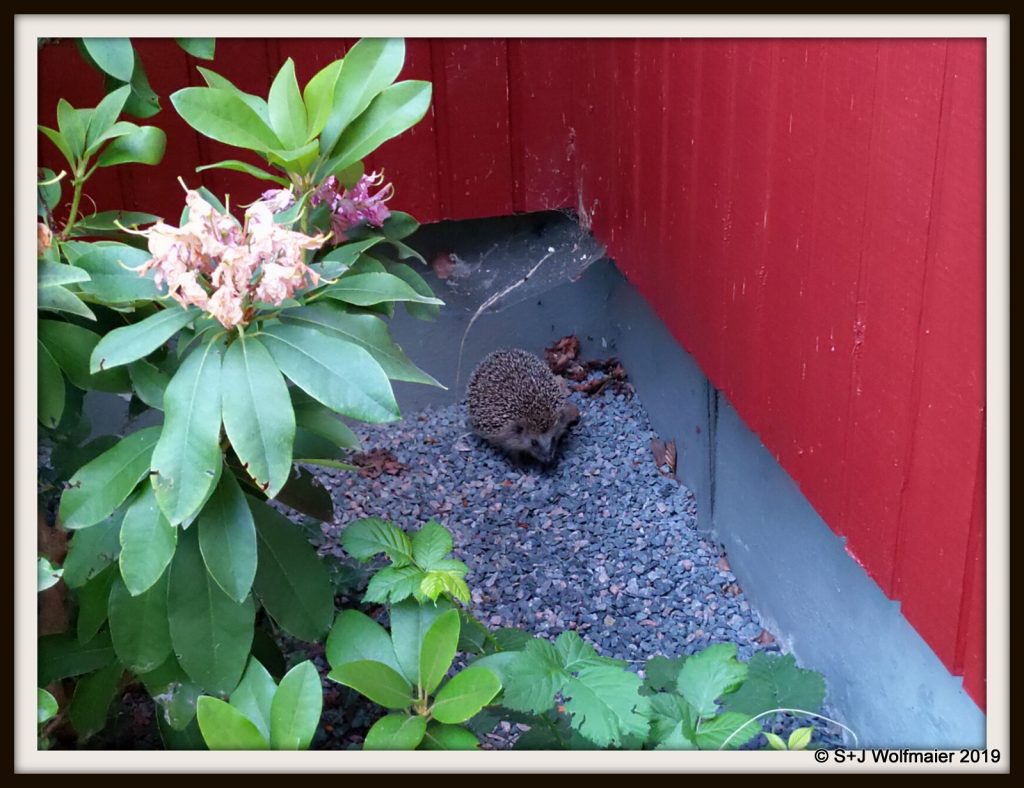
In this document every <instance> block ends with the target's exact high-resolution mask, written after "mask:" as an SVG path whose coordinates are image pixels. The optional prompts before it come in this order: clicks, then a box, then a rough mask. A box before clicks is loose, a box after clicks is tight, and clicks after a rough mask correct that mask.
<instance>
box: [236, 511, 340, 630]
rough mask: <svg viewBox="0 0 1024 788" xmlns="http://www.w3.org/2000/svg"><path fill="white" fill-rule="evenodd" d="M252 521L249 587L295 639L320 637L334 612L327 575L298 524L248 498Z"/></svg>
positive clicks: (328, 625) (331, 592) (329, 624)
mask: <svg viewBox="0 0 1024 788" xmlns="http://www.w3.org/2000/svg"><path fill="white" fill-rule="evenodd" d="M249 508H250V510H251V511H252V515H253V520H254V521H255V523H256V537H257V555H258V558H259V561H258V563H257V566H256V579H255V580H254V581H253V589H254V590H255V592H256V595H257V596H258V597H259V599H260V601H261V602H262V603H263V606H264V607H265V608H266V610H267V612H268V613H269V614H270V615H271V616H273V618H274V620H275V621H276V622H277V623H278V624H279V625H280V626H281V627H282V628H283V629H285V630H286V631H287V632H289V633H290V634H291V635H293V636H295V637H297V638H299V639H300V640H306V641H315V640H319V639H320V638H321V637H323V635H324V634H325V633H326V632H327V630H328V628H329V627H330V626H331V621H332V619H333V617H334V592H333V590H332V588H331V580H330V576H329V575H328V573H327V569H326V568H325V567H324V565H323V563H322V562H321V561H320V559H319V558H318V557H317V554H316V550H314V549H313V546H312V545H310V544H309V542H307V541H306V538H305V537H304V536H303V535H302V532H301V531H300V530H299V529H298V527H297V526H296V525H295V524H294V523H292V522H290V521H289V520H288V519H287V518H285V517H284V516H283V515H281V514H279V513H278V512H276V511H274V510H273V509H271V508H270V507H269V506H267V505H265V504H262V503H260V502H258V501H256V500H254V499H252V498H250V499H249Z"/></svg>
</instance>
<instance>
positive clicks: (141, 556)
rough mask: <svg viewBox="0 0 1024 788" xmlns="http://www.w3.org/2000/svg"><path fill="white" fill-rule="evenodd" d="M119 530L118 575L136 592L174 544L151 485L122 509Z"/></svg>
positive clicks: (156, 575)
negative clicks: (124, 509) (126, 507)
mask: <svg viewBox="0 0 1024 788" xmlns="http://www.w3.org/2000/svg"><path fill="white" fill-rule="evenodd" d="M120 534H121V535H120V543H121V555H120V558H119V563H120V567H121V577H122V578H123V579H124V583H125V586H126V587H127V589H128V591H129V593H131V594H132V595H136V596H137V595H139V594H141V593H143V592H144V591H146V590H147V589H148V588H150V587H151V586H152V585H153V584H154V583H156V582H157V580H159V579H160V577H161V576H162V575H163V574H164V570H165V569H166V568H167V566H168V564H170V563H171V559H172V558H173V557H174V549H175V547H176V545H177V544H178V529H177V528H176V527H175V526H173V525H171V524H170V523H169V522H167V518H166V517H164V516H163V513H162V512H161V511H160V507H159V506H158V505H157V502H156V493H155V492H154V490H153V487H152V485H148V484H147V485H143V487H142V489H141V490H140V492H139V494H138V495H137V496H136V497H135V499H134V500H133V501H132V503H131V504H130V505H129V507H128V509H127V510H126V511H125V514H124V520H123V522H122V523H121V529H120ZM142 672H145V671H142Z"/></svg>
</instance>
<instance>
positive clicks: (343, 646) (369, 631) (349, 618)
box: [326, 610, 402, 672]
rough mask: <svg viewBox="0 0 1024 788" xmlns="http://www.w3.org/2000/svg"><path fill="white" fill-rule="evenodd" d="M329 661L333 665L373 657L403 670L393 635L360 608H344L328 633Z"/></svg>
mask: <svg viewBox="0 0 1024 788" xmlns="http://www.w3.org/2000/svg"><path fill="white" fill-rule="evenodd" d="M326 653H327V662H328V664H330V665H331V667H337V666H338V665H344V664H345V663H347V662H359V661H360V660H372V661H373V662H381V663H383V664H385V665H387V666H388V667H390V668H394V669H395V670H396V671H399V672H401V670H402V668H401V666H400V665H399V664H398V657H397V656H396V655H395V647H394V646H393V645H392V643H391V637H390V636H389V635H388V633H387V632H386V631H385V630H384V627H382V626H381V625H380V624H378V623H377V622H376V621H374V620H373V619H372V618H370V617H369V616H367V615H366V614H365V613H360V612H359V611H358V610H343V611H342V612H341V613H339V614H338V617H337V618H336V619H335V620H334V626H333V627H331V634H330V635H328V636H327V644H326Z"/></svg>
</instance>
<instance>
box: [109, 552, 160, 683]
mask: <svg viewBox="0 0 1024 788" xmlns="http://www.w3.org/2000/svg"><path fill="white" fill-rule="evenodd" d="M109 597H110V604H109V615H110V638H111V641H112V642H113V644H114V653H115V654H117V658H118V659H119V660H120V661H121V663H122V664H123V665H125V666H126V667H127V668H128V669H129V670H131V671H133V672H134V673H148V672H149V671H151V670H156V669H157V668H158V667H160V665H162V664H163V663H164V662H165V661H166V659H167V657H169V656H170V654H171V632H170V630H169V629H168V624H167V572H164V573H163V574H162V575H161V576H160V578H159V579H158V580H157V581H156V582H155V583H154V584H153V585H152V586H150V587H149V589H148V590H147V591H145V592H144V593H142V594H139V595H138V596H132V595H131V593H130V592H129V590H128V587H127V586H126V585H125V584H124V581H123V580H121V578H120V577H116V578H115V580H114V583H113V587H112V588H111V590H110V594H109Z"/></svg>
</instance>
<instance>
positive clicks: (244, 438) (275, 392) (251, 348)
mask: <svg viewBox="0 0 1024 788" xmlns="http://www.w3.org/2000/svg"><path fill="white" fill-rule="evenodd" d="M221 374H222V385H223V387H224V390H225V391H230V392H231V396H229V397H224V399H223V405H222V409H223V417H224V430H225V432H226V433H227V435H228V438H229V439H230V440H231V446H232V448H233V449H234V450H235V453H237V454H238V458H239V459H240V460H241V461H242V462H243V463H244V465H245V469H246V471H247V472H248V474H249V475H250V476H251V477H252V478H253V480H254V481H255V482H256V484H257V485H258V486H259V487H260V489H261V490H262V491H264V493H265V494H266V495H267V497H268V498H273V497H275V496H276V495H277V494H278V492H280V490H281V488H282V487H284V484H285V482H287V481H288V474H289V472H290V471H291V467H292V444H293V442H294V440H295V412H294V410H293V409H292V403H291V399H290V398H289V396H288V385H287V384H286V383H285V380H284V377H283V376H282V375H281V373H280V372H279V371H278V368H277V364H275V363H274V359H273V358H272V357H271V355H270V353H269V352H268V351H267V349H266V347H264V345H263V344H262V343H261V342H260V341H259V339H257V338H255V337H245V336H244V335H243V336H240V337H239V338H238V340H237V341H236V342H234V343H233V344H232V345H231V347H229V348H228V351H227V353H226V354H225V356H224V366H223V369H222V372H221Z"/></svg>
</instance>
